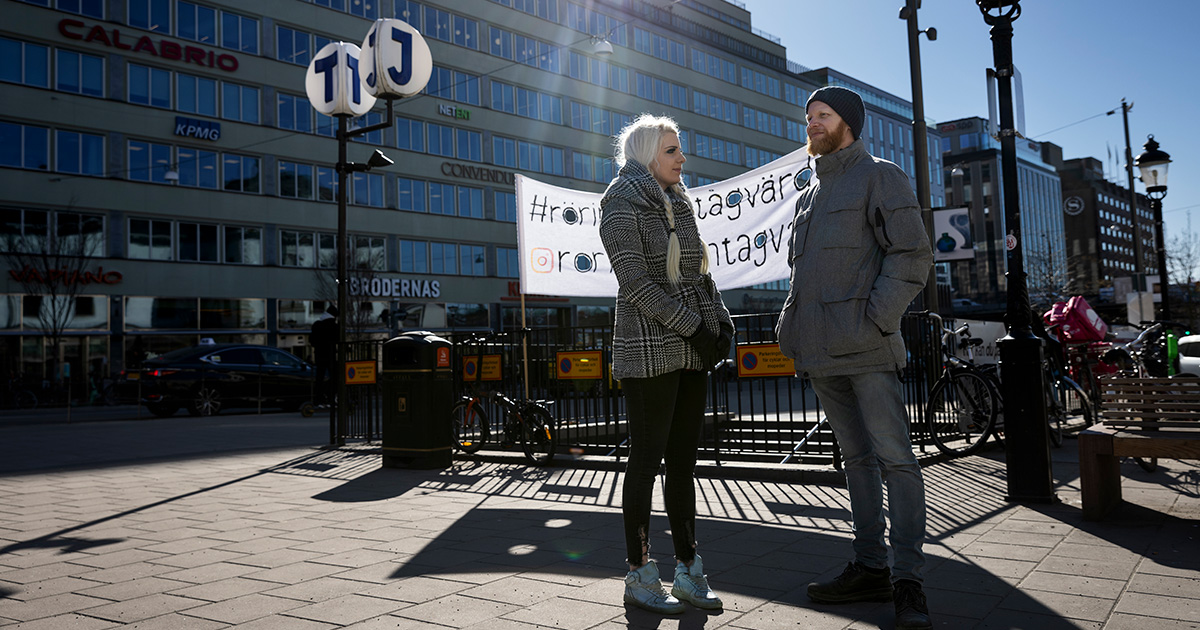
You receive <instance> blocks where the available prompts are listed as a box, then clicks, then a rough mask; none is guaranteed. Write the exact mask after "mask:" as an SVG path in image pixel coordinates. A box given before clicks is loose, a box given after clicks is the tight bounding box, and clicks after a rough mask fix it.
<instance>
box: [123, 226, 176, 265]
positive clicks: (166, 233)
mask: <svg viewBox="0 0 1200 630" xmlns="http://www.w3.org/2000/svg"><path fill="white" fill-rule="evenodd" d="M128 256H129V257H130V258H134V259H138V260H171V259H172V256H171V222H170V221H152V220H150V219H130V220H129V251H128Z"/></svg>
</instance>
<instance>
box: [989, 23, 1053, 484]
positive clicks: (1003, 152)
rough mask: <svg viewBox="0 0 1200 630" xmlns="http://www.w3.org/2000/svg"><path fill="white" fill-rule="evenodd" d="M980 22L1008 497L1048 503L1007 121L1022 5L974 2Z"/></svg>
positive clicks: (1011, 130)
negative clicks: (986, 53) (985, 41)
mask: <svg viewBox="0 0 1200 630" xmlns="http://www.w3.org/2000/svg"><path fill="white" fill-rule="evenodd" d="M975 4H977V5H978V6H979V10H980V11H981V12H982V13H983V21H984V22H987V24H988V25H989V26H991V27H992V28H991V37H992V55H993V57H994V58H995V62H996V77H997V87H998V94H999V99H1000V129H998V130H997V133H998V135H999V137H1000V172H1001V175H1002V176H1003V178H1004V182H1003V183H1004V228H1005V241H1004V245H1005V249H1006V250H1007V252H1008V272H1007V273H1006V274H1005V275H1006V277H1007V278H1008V310H1007V312H1006V314H1005V316H1004V323H1005V326H1006V327H1007V329H1008V334H1007V335H1006V336H1005V337H1004V338H1003V339H1001V340H1000V341H999V343H998V344H997V345H998V346H999V348H1000V378H1001V381H1003V388H1002V389H1003V391H1002V392H1001V393H1002V394H1003V396H1004V425H1005V426H1004V431H1005V440H1004V444H1005V451H1006V456H1007V457H1006V459H1007V464H1006V468H1007V473H1008V500H1010V501H1029V502H1039V503H1050V502H1053V501H1055V500H1056V497H1055V496H1054V480H1053V477H1052V476H1051V473H1050V434H1049V431H1048V427H1047V422H1046V403H1045V401H1046V393H1045V383H1043V381H1042V378H1043V370H1042V358H1043V355H1042V352H1043V341H1042V340H1041V339H1040V338H1039V337H1037V336H1036V335H1034V334H1033V328H1032V324H1033V312H1032V310H1031V309H1030V307H1029V289H1028V288H1027V286H1026V283H1025V260H1024V255H1023V254H1022V250H1023V249H1024V246H1025V243H1024V242H1023V239H1022V233H1021V214H1020V205H1019V202H1020V198H1019V195H1020V192H1019V187H1018V182H1017V131H1016V125H1015V123H1014V117H1013V94H1012V77H1013V65H1012V36H1013V28H1012V23H1013V21H1014V20H1016V19H1017V18H1018V17H1020V15H1021V4H1020V0H975Z"/></svg>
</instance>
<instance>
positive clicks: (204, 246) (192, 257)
mask: <svg viewBox="0 0 1200 630" xmlns="http://www.w3.org/2000/svg"><path fill="white" fill-rule="evenodd" d="M219 233H220V231H219V230H218V227H217V226H216V225H213V224H209V223H183V222H181V223H180V224H179V260H186V261H191V262H211V263H215V262H218V253H217V252H219V251H220V245H219V243H218V242H217V238H218V234H219Z"/></svg>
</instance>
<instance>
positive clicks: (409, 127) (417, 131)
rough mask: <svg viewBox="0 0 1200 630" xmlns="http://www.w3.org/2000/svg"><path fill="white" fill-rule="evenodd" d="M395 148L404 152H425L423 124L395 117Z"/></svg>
mask: <svg viewBox="0 0 1200 630" xmlns="http://www.w3.org/2000/svg"><path fill="white" fill-rule="evenodd" d="M396 146H397V147H398V148H400V149H404V150H406V151H416V152H418V153H424V152H425V123H423V122H421V121H419V120H410V119H408V118H400V117H399V116H397V117H396Z"/></svg>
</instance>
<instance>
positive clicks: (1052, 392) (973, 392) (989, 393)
mask: <svg viewBox="0 0 1200 630" xmlns="http://www.w3.org/2000/svg"><path fill="white" fill-rule="evenodd" d="M929 315H930V317H931V318H934V319H935V320H936V321H937V323H938V328H939V329H941V331H942V343H941V348H942V356H943V360H944V369H943V372H942V375H941V377H939V378H938V380H937V381H936V382H935V383H934V385H933V387H932V388H931V389H930V392H929V401H928V402H927V404H926V409H925V419H926V426H927V428H928V430H929V434H930V436H931V437H932V438H933V442H934V444H936V445H937V447H938V448H939V449H940V450H942V451H943V452H945V453H947V454H951V455H970V454H972V453H975V452H977V451H978V450H979V449H981V448H983V446H984V444H986V443H987V438H988V437H993V438H995V440H996V442H997V443H999V444H1003V443H1004V397H1003V395H1002V394H1001V391H1002V389H1001V383H1000V374H999V370H998V369H997V368H996V366H994V365H987V366H978V365H975V364H974V363H972V362H971V361H972V360H973V359H974V351H973V348H974V347H975V346H978V345H981V344H982V343H983V340H982V339H979V338H975V337H971V331H970V327H969V326H968V325H967V324H963V325H962V326H960V327H958V328H957V329H951V328H947V327H945V325H944V324H943V323H942V318H941V316H939V315H938V314H936V313H929ZM956 337H959V338H960V339H958V341H957V343H958V347H959V348H962V349H965V350H966V352H967V360H966V361H964V360H962V359H960V358H958V357H957V356H954V353H953V352H951V351H950V348H951V347H952V344H954V343H955V338H956ZM1042 373H1043V374H1044V375H1045V376H1046V377H1047V378H1046V380H1045V394H1046V400H1045V401H1044V402H1045V409H1046V420H1047V423H1048V425H1049V426H1048V431H1049V437H1050V443H1051V444H1053V445H1054V446H1055V447H1061V446H1062V445H1063V433H1064V431H1063V430H1064V428H1065V427H1066V425H1067V424H1068V423H1069V422H1070V418H1071V417H1073V416H1076V415H1078V416H1082V418H1083V422H1084V424H1085V425H1088V426H1091V424H1092V423H1093V422H1094V414H1093V411H1092V406H1091V403H1090V401H1089V399H1088V396H1087V394H1085V393H1084V391H1083V388H1082V387H1080V386H1079V384H1078V383H1076V382H1075V381H1074V380H1072V379H1071V378H1070V377H1069V376H1067V375H1066V373H1065V372H1064V371H1063V370H1062V362H1061V361H1059V360H1056V358H1055V356H1054V355H1053V354H1051V355H1050V356H1047V357H1046V358H1045V359H1044V360H1043V364H1042Z"/></svg>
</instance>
